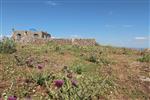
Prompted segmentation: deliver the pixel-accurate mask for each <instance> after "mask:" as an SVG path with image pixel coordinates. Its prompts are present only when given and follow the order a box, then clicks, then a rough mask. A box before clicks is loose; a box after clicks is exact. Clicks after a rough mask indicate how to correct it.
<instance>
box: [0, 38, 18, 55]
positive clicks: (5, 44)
mask: <svg viewBox="0 0 150 100" xmlns="http://www.w3.org/2000/svg"><path fill="white" fill-rule="evenodd" d="M15 51H16V44H15V42H14V41H13V40H11V39H5V40H3V41H1V42H0V53H14V52H15Z"/></svg>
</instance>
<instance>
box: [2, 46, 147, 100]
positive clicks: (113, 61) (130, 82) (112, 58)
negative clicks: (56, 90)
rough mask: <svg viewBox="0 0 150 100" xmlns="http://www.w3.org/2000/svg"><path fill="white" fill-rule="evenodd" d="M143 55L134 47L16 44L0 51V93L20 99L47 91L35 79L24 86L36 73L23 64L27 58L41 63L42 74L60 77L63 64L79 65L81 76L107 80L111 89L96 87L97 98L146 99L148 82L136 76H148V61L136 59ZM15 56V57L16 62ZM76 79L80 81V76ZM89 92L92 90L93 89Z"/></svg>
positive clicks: (43, 93)
mask: <svg viewBox="0 0 150 100" xmlns="http://www.w3.org/2000/svg"><path fill="white" fill-rule="evenodd" d="M148 53H149V52H148ZM144 54H145V53H141V52H140V51H136V50H129V49H123V48H114V47H104V46H94V47H79V46H71V45H63V46H61V45H57V44H53V43H49V44H44V45H40V46H39V45H24V46H21V45H18V46H17V52H15V53H13V54H0V96H4V95H7V96H9V95H16V96H17V97H20V98H23V97H24V96H26V95H30V96H32V97H33V98H34V99H40V98H41V99H45V97H46V96H47V94H46V93H47V92H46V89H45V87H44V86H39V85H38V84H36V83H35V82H31V83H30V84H27V85H25V81H26V80H27V79H30V77H31V76H32V75H34V76H35V77H36V73H39V70H38V69H37V68H30V67H27V65H26V63H25V62H26V60H27V59H28V58H32V59H33V60H34V64H33V65H34V66H36V64H38V63H42V64H44V66H45V67H44V69H43V70H42V71H43V73H47V74H48V73H54V74H57V75H58V76H59V75H60V77H61V75H62V74H63V72H62V69H63V68H64V66H68V67H69V69H71V70H73V71H74V72H75V69H76V67H77V66H79V67H81V68H82V72H83V73H82V74H81V75H83V76H86V77H87V78H91V80H94V79H95V77H98V78H101V80H102V83H103V82H104V81H106V82H107V81H108V82H109V84H112V86H113V89H109V88H108V89H107V86H106V90H105V87H104V88H99V89H101V90H100V92H101V93H100V98H99V99H115V100H116V99H118V100H127V99H129V100H130V99H136V100H148V99H149V98H150V95H149V92H150V88H149V85H150V82H148V81H142V80H140V77H141V76H145V77H150V74H149V72H150V70H149V62H140V61H137V59H139V58H140V57H142V56H143V55H144ZM15 56H16V58H17V59H19V61H18V62H17V61H16V59H15ZM91 57H93V59H94V60H96V61H95V62H94V61H93V59H92V58H91ZM91 59H92V61H90V60H91ZM75 74H76V73H75ZM81 75H77V77H80V76H81ZM103 80H104V81H103ZM78 81H81V82H84V80H82V79H81V78H79V79H78ZM85 83H86V82H85ZM92 84H94V83H92ZM104 84H105V83H104ZM104 84H100V85H102V86H103V85H104ZM100 87H101V86H100ZM93 89H94V88H93ZM93 91H96V88H95V90H93ZM89 94H90V93H89Z"/></svg>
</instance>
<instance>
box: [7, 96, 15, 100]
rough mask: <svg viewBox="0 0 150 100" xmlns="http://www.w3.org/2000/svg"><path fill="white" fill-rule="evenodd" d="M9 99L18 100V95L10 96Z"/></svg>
mask: <svg viewBox="0 0 150 100" xmlns="http://www.w3.org/2000/svg"><path fill="white" fill-rule="evenodd" d="M8 100H17V97H16V96H10V97H8Z"/></svg>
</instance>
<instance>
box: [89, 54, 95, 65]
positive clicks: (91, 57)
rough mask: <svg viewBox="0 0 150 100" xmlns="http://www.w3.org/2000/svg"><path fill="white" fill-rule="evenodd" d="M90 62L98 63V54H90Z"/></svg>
mask: <svg viewBox="0 0 150 100" xmlns="http://www.w3.org/2000/svg"><path fill="white" fill-rule="evenodd" d="M88 60H89V61H90V62H93V63H96V62H97V57H96V56H93V55H92V56H90V57H89V59H88Z"/></svg>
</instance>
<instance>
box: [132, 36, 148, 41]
mask: <svg viewBox="0 0 150 100" xmlns="http://www.w3.org/2000/svg"><path fill="white" fill-rule="evenodd" d="M134 39H135V40H147V39H148V37H135V38H134Z"/></svg>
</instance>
